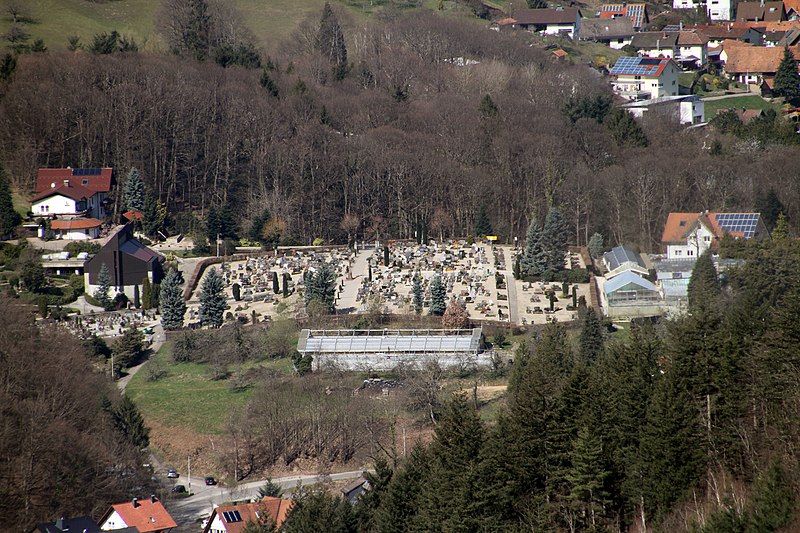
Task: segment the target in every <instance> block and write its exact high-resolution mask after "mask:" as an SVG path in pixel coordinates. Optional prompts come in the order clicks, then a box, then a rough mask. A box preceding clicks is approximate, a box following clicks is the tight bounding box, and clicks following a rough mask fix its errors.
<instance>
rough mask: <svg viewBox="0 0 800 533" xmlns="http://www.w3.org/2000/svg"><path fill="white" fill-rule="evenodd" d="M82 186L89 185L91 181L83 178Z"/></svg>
mask: <svg viewBox="0 0 800 533" xmlns="http://www.w3.org/2000/svg"><path fill="white" fill-rule="evenodd" d="M81 185H89V180H88V179H86V178H83V179H82V180H81Z"/></svg>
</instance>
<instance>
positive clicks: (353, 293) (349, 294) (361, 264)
mask: <svg viewBox="0 0 800 533" xmlns="http://www.w3.org/2000/svg"><path fill="white" fill-rule="evenodd" d="M371 255H372V250H359V251H358V253H357V254H356V258H355V260H354V261H353V270H352V272H351V273H352V276H351V279H345V281H344V288H343V289H342V292H341V297H340V298H339V301H338V302H336V309H338V310H345V309H349V310H350V312H353V311H357V310H358V302H356V298H357V297H358V288H359V287H361V283H362V282H363V281H364V277H365V276H366V275H367V270H368V267H367V265H368V261H367V260H368V259H369V257H370V256H371Z"/></svg>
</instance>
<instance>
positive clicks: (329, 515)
mask: <svg viewBox="0 0 800 533" xmlns="http://www.w3.org/2000/svg"><path fill="white" fill-rule="evenodd" d="M281 531H285V532H286V533H306V532H308V531H330V532H331V533H355V532H356V520H355V516H354V515H353V509H352V507H351V506H350V503H348V502H347V500H345V499H344V498H342V497H340V496H334V495H333V494H331V493H329V492H328V491H326V490H324V489H308V490H306V489H301V491H300V493H299V494H297V495H295V498H294V505H293V506H292V508H291V509H290V510H289V514H288V515H287V516H286V521H285V522H284V523H283V526H282V527H281Z"/></svg>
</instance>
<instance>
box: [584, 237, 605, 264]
mask: <svg viewBox="0 0 800 533" xmlns="http://www.w3.org/2000/svg"><path fill="white" fill-rule="evenodd" d="M587 248H589V255H591V256H592V259H599V258H600V257H601V256H602V255H603V250H604V249H605V244H604V242H603V236H602V235H601V234H600V233H594V234H592V236H591V237H590V238H589V244H588V245H587Z"/></svg>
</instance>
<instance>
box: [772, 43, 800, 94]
mask: <svg viewBox="0 0 800 533" xmlns="http://www.w3.org/2000/svg"><path fill="white" fill-rule="evenodd" d="M774 91H775V94H776V95H778V96H783V97H784V98H786V100H787V101H789V102H792V101H796V100H797V99H798V98H800V73H798V72H797V61H795V58H794V54H793V53H792V51H791V50H789V47H786V48H785V49H784V51H783V59H781V62H780V64H779V65H778V70H777V72H775V89H774Z"/></svg>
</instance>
